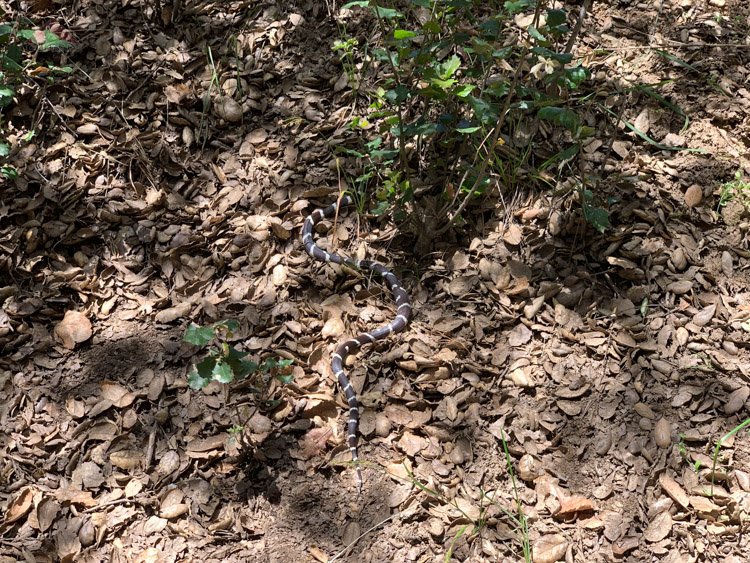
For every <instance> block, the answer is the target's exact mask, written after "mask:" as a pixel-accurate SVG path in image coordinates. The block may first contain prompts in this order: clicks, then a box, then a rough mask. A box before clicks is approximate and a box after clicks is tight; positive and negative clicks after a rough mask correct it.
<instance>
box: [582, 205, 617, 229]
mask: <svg viewBox="0 0 750 563" xmlns="http://www.w3.org/2000/svg"><path fill="white" fill-rule="evenodd" d="M583 216H584V218H585V219H586V221H588V222H589V223H590V224H591V226H592V227H594V228H595V229H596V230H597V231H599V232H600V233H603V232H604V231H606V230H607V229H608V228H609V226H610V224H609V213H607V211H606V209H602V208H601V207H589V206H584V207H583Z"/></svg>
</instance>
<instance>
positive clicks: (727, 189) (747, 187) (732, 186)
mask: <svg viewBox="0 0 750 563" xmlns="http://www.w3.org/2000/svg"><path fill="white" fill-rule="evenodd" d="M733 200H739V201H741V202H742V203H743V204H744V205H745V206H746V207H748V208H750V182H747V181H745V180H744V179H743V178H742V172H741V171H740V170H738V171H737V172H735V173H734V180H731V181H729V182H724V183H723V184H722V185H721V189H720V191H719V204H718V207H719V208H722V207H724V206H725V205H726V204H727V203H729V202H730V201H733Z"/></svg>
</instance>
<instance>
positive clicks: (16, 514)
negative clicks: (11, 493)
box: [3, 487, 34, 524]
mask: <svg viewBox="0 0 750 563" xmlns="http://www.w3.org/2000/svg"><path fill="white" fill-rule="evenodd" d="M33 499H34V490H33V489H32V488H31V487H26V488H25V489H23V490H22V491H21V492H20V493H19V494H18V496H16V497H15V498H14V499H13V500H12V501H11V502H10V506H9V507H8V510H7V511H6V512H5V519H4V520H3V521H4V523H5V524H10V523H12V522H15V521H16V520H18V519H20V518H23V517H24V516H25V515H26V513H28V512H29V510H31V505H32V501H33Z"/></svg>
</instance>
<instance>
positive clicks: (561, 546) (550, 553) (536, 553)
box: [531, 534, 568, 563]
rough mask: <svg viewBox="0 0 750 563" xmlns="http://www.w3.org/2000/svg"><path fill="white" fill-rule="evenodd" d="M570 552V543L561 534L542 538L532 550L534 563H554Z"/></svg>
mask: <svg viewBox="0 0 750 563" xmlns="http://www.w3.org/2000/svg"><path fill="white" fill-rule="evenodd" d="M566 551H568V541H567V540H566V539H565V536H563V535H561V534H550V535H548V536H542V537H541V538H539V539H538V540H536V542H534V547H533V548H532V550H531V559H532V561H534V563H554V562H555V561H560V560H561V559H562V558H563V557H565V552H566Z"/></svg>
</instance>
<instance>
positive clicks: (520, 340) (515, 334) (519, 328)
mask: <svg viewBox="0 0 750 563" xmlns="http://www.w3.org/2000/svg"><path fill="white" fill-rule="evenodd" d="M533 335H534V334H533V333H532V332H531V330H530V329H529V327H527V326H526V325H525V324H523V323H520V324H518V325H516V326H515V327H514V328H513V330H511V331H510V334H508V344H509V345H510V346H523V345H524V344H526V343H527V342H529V341H530V340H531V337H532V336H533Z"/></svg>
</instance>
